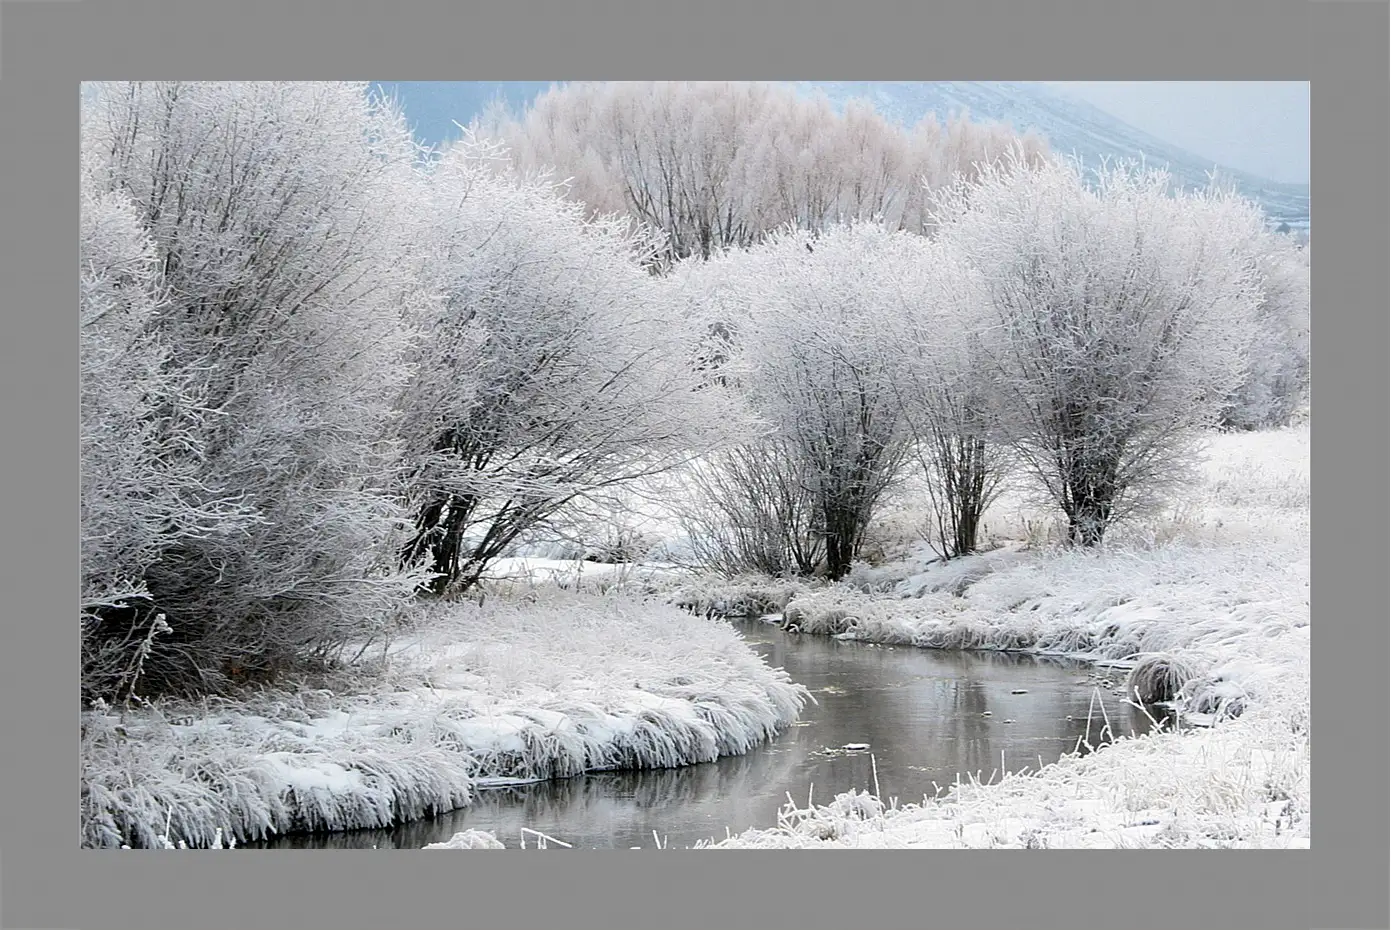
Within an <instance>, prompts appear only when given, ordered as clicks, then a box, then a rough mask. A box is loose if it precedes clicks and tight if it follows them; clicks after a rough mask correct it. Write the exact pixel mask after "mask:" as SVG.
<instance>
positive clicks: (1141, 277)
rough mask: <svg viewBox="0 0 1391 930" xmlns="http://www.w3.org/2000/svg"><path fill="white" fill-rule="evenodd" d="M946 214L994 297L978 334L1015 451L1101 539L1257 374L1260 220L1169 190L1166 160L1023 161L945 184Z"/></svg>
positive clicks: (1147, 497)
mask: <svg viewBox="0 0 1391 930" xmlns="http://www.w3.org/2000/svg"><path fill="white" fill-rule="evenodd" d="M1089 180H1090V181H1091V183H1088V181H1089ZM937 219H938V221H939V222H940V223H941V228H940V229H939V235H940V237H941V239H942V241H943V242H944V243H947V244H949V245H951V246H952V247H954V248H957V249H959V250H960V251H961V253H962V254H963V255H964V256H965V257H966V259H967V261H968V262H969V263H970V265H971V266H972V267H973V269H974V270H975V271H976V272H977V273H978V274H979V279H980V281H981V283H982V286H983V288H984V291H985V293H986V295H987V297H988V300H989V308H990V323H989V326H987V327H985V328H984V329H983V331H982V340H981V344H982V346H983V347H984V350H985V358H986V359H987V363H988V365H989V374H990V376H991V377H992V379H993V380H994V382H995V385H996V388H995V391H994V394H995V397H996V403H997V408H998V414H999V417H1000V421H1001V423H1002V424H1003V425H1004V427H1005V428H1006V429H1007V430H1008V432H1009V435H1010V436H1011V442H1012V445H1013V447H1014V450H1015V452H1016V453H1017V454H1018V455H1019V457H1020V459H1021V460H1022V462H1023V463H1024V465H1025V466H1026V467H1027V468H1028V469H1029V471H1030V472H1031V473H1032V474H1033V475H1034V477H1036V478H1037V479H1038V480H1039V482H1040V483H1041V484H1042V486H1043V487H1044V488H1045V489H1046V491H1047V493H1048V495H1049V496H1050V497H1051V499H1052V500H1053V501H1054V502H1055V503H1056V504H1057V505H1058V506H1059V507H1060V508H1061V509H1062V510H1063V512H1064V513H1065V514H1066V515H1067V518H1068V526H1069V538H1070V539H1071V540H1072V541H1073V542H1075V543H1078V544H1081V545H1086V546H1093V545H1096V544H1098V543H1100V542H1101V540H1102V538H1103V536H1104V534H1105V532H1106V529H1107V528H1108V527H1109V526H1110V525H1111V524H1112V523H1113V522H1114V521H1115V520H1117V519H1120V518H1123V517H1124V516H1126V515H1127V514H1129V513H1132V512H1134V511H1135V510H1137V509H1138V508H1142V507H1144V506H1146V505H1147V504H1150V503H1152V502H1154V501H1155V500H1156V498H1158V497H1161V496H1162V495H1163V493H1164V492H1165V490H1166V489H1168V488H1170V487H1171V486H1172V485H1174V484H1175V483H1178V482H1182V481H1184V480H1185V479H1186V477H1187V468H1186V466H1187V465H1188V464H1190V462H1191V460H1192V453H1193V451H1194V448H1195V445H1196V442H1197V440H1198V437H1199V435H1200V433H1201V431H1202V430H1204V429H1206V428H1209V427H1211V426H1212V425H1215V424H1216V423H1217V421H1218V418H1219V416H1220V413H1221V409H1222V404H1223V402H1224V400H1225V398H1226V397H1227V396H1228V395H1229V394H1230V393H1231V392H1232V391H1233V390H1235V389H1236V388H1237V386H1238V385H1239V384H1241V382H1242V380H1243V378H1244V377H1245V374H1246V366H1247V358H1248V350H1249V344H1250V339H1251V332H1252V329H1253V325H1254V322H1255V319H1256V311H1257V309H1258V306H1259V302H1260V289H1259V283H1260V276H1259V268H1258V266H1257V263H1256V261H1255V260H1254V259H1253V256H1252V255H1251V252H1250V250H1249V248H1248V247H1247V245H1248V243H1249V242H1250V241H1251V240H1252V238H1253V236H1254V234H1255V232H1254V231H1257V230H1259V229H1260V227H1261V225H1262V218H1261V215H1260V213H1259V211H1258V210H1257V209H1256V208H1255V207H1254V206H1252V205H1251V204H1250V203H1248V202H1246V201H1243V200H1241V199H1240V198H1237V197H1235V196H1233V195H1231V194H1230V193H1226V192H1222V191H1217V190H1212V191H1198V192H1190V193H1185V194H1180V195H1177V196H1174V195H1171V193H1170V185H1169V180H1168V178H1167V177H1166V176H1165V175H1164V174H1163V173H1161V172H1156V171H1149V170H1143V169H1139V168H1135V167H1132V166H1126V165H1121V166H1114V167H1107V168H1103V169H1102V170H1101V171H1100V172H1098V173H1097V175H1096V177H1094V178H1090V179H1089V178H1088V177H1086V176H1085V175H1084V172H1083V171H1082V170H1081V169H1080V168H1079V167H1078V166H1077V165H1076V164H1074V163H1069V162H1064V161H1055V162H1050V163H1048V164H1045V165H1042V166H1033V167H1030V166H1027V165H1024V164H1022V163H1020V162H1019V161H1014V162H1010V163H1006V164H1003V165H997V166H987V167H986V168H985V169H984V170H983V172H982V173H981V176H980V178H979V179H978V180H977V181H976V182H975V183H973V184H971V185H969V186H968V185H965V184H962V185H958V186H956V187H954V188H952V189H951V190H950V191H948V192H947V193H945V194H944V195H943V196H942V197H941V198H940V199H939V203H938V216H937Z"/></svg>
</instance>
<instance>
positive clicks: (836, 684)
mask: <svg viewBox="0 0 1391 930" xmlns="http://www.w3.org/2000/svg"><path fill="white" fill-rule="evenodd" d="M735 625H736V626H737V627H738V628H739V629H740V630H741V632H743V634H744V635H745V637H746V638H747V639H748V641H749V642H750V644H751V645H752V646H753V647H754V648H755V649H757V650H758V652H759V653H760V654H762V655H763V656H764V657H765V658H766V659H767V660H768V662H769V664H771V665H773V666H781V667H783V668H786V669H787V671H788V673H789V674H790V675H791V676H792V679H793V680H794V681H797V682H800V683H802V684H804V685H806V686H807V687H808V688H809V689H810V690H811V692H812V694H813V695H814V696H815V698H816V703H814V704H811V703H809V704H808V705H807V707H806V709H805V710H804V711H803V712H802V718H801V720H799V721H798V723H797V724H796V725H794V726H793V727H791V728H790V729H789V730H787V731H786V732H784V733H783V734H782V735H781V736H779V737H778V738H777V739H775V740H773V741H772V742H770V743H768V744H765V745H763V746H760V747H759V748H757V749H755V750H753V751H752V752H749V753H748V754H747V755H744V756H735V757H729V758H725V759H721V760H719V761H717V762H712V763H708V764H705V765H693V766H687V767H685V768H680V769H670V770H658V771H641V772H603V773H595V774H591V775H582V776H579V777H577V778H571V779H565V780H560V781H551V782H542V783H537V784H529V785H524V786H520V787H509V788H500V789H489V790H485V791H481V792H479V794H478V797H477V798H476V800H475V802H474V804H473V805H472V806H471V807H467V808H463V809H461V810H457V811H454V812H451V813H449V814H445V815H443V816H440V817H437V818H434V819H431V820H422V821H417V822H414V823H408V824H403V825H402V826H399V827H396V828H394V829H391V830H356V831H351V832H346V833H333V834H322V835H295V836H283V837H278V838H276V839H274V840H271V841H268V842H265V843H250V844H246V845H247V847H248V848H282V849H285V848H315V849H325V848H371V847H373V846H375V847H378V848H382V849H387V848H413V849H418V848H420V847H422V846H424V845H426V844H427V843H436V842H442V841H444V840H447V839H449V838H450V837H451V836H452V835H453V834H455V833H457V832H459V831H460V830H466V829H470V828H473V829H479V830H491V831H493V832H494V833H496V835H497V836H498V838H499V839H501V840H502V841H503V842H504V843H506V844H507V846H508V847H516V846H517V845H519V842H520V840H521V837H522V828H527V829H530V830H535V831H539V832H541V833H544V834H546V835H548V836H551V837H554V838H556V839H558V840H562V841H564V842H565V843H569V844H571V845H573V846H575V847H577V848H600V849H629V848H633V847H642V848H646V849H651V848H654V847H655V846H656V845H657V843H658V840H657V839H656V837H660V840H661V843H662V845H664V846H670V847H671V848H679V847H685V846H691V845H694V844H695V843H696V842H697V841H699V840H706V839H711V838H723V837H724V835H725V828H726V827H728V828H729V829H730V830H732V831H734V832H736V833H737V832H740V831H742V830H745V829H748V828H749V827H767V826H772V825H773V824H774V823H775V822H776V820H777V813H778V809H779V808H780V807H781V806H782V805H783V804H784V803H786V801H787V797H788V795H789V794H791V796H792V797H794V798H795V799H797V801H798V802H799V803H801V804H805V802H806V801H807V798H808V795H809V794H810V796H811V797H812V799H813V800H820V801H822V802H825V801H829V800H830V799H831V798H832V797H833V796H834V795H835V794H837V793H839V792H841V791H846V790H849V789H852V788H854V789H868V790H871V791H873V790H874V781H875V769H876V768H877V772H878V781H879V788H880V792H879V793H880V794H881V795H882V796H883V797H884V798H886V799H887V798H890V797H896V798H898V799H899V801H900V802H901V803H909V802H914V801H920V800H922V797H923V795H925V794H927V795H931V794H934V793H935V792H936V788H935V786H934V783H935V785H940V786H942V787H943V788H946V787H947V786H948V785H950V784H952V783H953V782H954V781H955V780H956V779H957V777H958V776H959V777H961V778H963V779H964V778H965V777H966V776H967V775H968V774H969V773H976V772H979V773H980V777H981V778H982V779H989V778H990V777H991V776H992V774H993V773H997V772H998V770H1000V769H1001V768H1002V760H1003V769H1004V770H1005V771H1011V772H1012V771H1017V770H1019V769H1021V768H1028V769H1031V770H1032V769H1037V768H1038V767H1039V765H1040V762H1042V763H1044V764H1047V763H1051V762H1054V761H1056V760H1057V759H1058V757H1059V756H1061V755H1062V754H1063V753H1066V752H1069V751H1071V750H1072V749H1073V748H1074V747H1076V746H1077V741H1078V737H1080V736H1083V735H1084V734H1086V733H1087V731H1088V719H1087V718H1088V710H1089V706H1090V705H1092V702H1093V700H1094V695H1096V694H1099V696H1100V697H1101V698H1102V699H1103V701H1104V705H1105V708H1106V714H1107V715H1108V716H1109V719H1110V723H1111V726H1112V727H1113V728H1114V730H1115V731H1116V732H1118V733H1120V734H1122V735H1128V734H1129V733H1130V732H1132V731H1133V732H1135V733H1142V732H1145V731H1146V730H1148V729H1150V728H1151V723H1150V721H1149V719H1148V717H1146V716H1145V714H1144V713H1143V712H1141V711H1140V710H1138V709H1136V708H1134V707H1131V706H1129V705H1126V704H1124V703H1122V701H1121V699H1120V698H1119V697H1118V696H1116V695H1115V694H1113V693H1112V692H1111V691H1110V690H1109V689H1108V688H1107V687H1106V685H1105V684H1104V679H1106V678H1108V677H1109V679H1110V680H1111V681H1112V682H1115V683H1118V684H1119V683H1121V682H1123V681H1124V673H1123V672H1118V671H1111V672H1110V673H1109V676H1108V675H1107V672H1106V670H1093V669H1090V668H1088V667H1086V666H1082V665H1078V664H1076V663H1070V662H1053V661H1047V660H1037V659H1033V658H1029V657H1025V656H1017V655H1009V654H1002V653H988V652H947V651H938V650H932V649H917V648H914V647H911V646H900V647H893V646H873V645H867V644H862V643H849V642H840V641H838V640H833V639H829V638H825V637H820V636H798V635H795V634H787V633H784V632H782V631H781V630H780V629H778V628H777V627H774V626H771V625H769V624H765V623H759V622H753V621H736V623H735ZM1091 714H1092V719H1091V722H1090V733H1091V737H1090V738H1091V741H1092V742H1097V741H1098V737H1099V733H1100V729H1101V726H1102V715H1101V712H1100V710H1098V709H1096V707H1092V708H1091ZM853 745H867V746H868V747H869V748H868V749H867V750H866V749H858V748H856V749H850V750H847V749H845V748H844V747H846V746H853ZM871 756H872V757H873V763H871ZM997 777H998V775H997ZM654 834H655V837H654ZM526 844H527V846H528V847H530V846H533V845H535V837H534V836H532V835H531V834H527V835H526ZM551 848H555V847H554V846H552V847H551Z"/></svg>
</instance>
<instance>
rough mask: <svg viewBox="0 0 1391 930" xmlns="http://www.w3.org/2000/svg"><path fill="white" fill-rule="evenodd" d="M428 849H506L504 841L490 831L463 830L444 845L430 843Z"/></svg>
mask: <svg viewBox="0 0 1391 930" xmlns="http://www.w3.org/2000/svg"><path fill="white" fill-rule="evenodd" d="M425 848H426V849H506V848H507V847H506V846H504V845H503V843H502V841H501V840H499V839H498V838H497V836H495V835H494V834H493V833H492V832H491V831H488V830H463V831H461V832H459V833H456V834H454V835H453V836H451V837H450V838H449V839H447V840H445V841H444V842H443V843H430V844H429V845H428V846H426V847H425Z"/></svg>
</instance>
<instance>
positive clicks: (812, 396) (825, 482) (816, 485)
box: [726, 223, 922, 579]
mask: <svg viewBox="0 0 1391 930" xmlns="http://www.w3.org/2000/svg"><path fill="white" fill-rule="evenodd" d="M921 245H922V243H921V240H920V239H918V238H917V237H914V236H912V235H910V234H907V233H890V232H887V231H885V230H884V229H883V228H882V227H880V226H878V225H874V224H868V223H866V224H855V225H853V226H836V227H832V228H830V229H828V230H826V231H825V232H824V233H822V234H820V235H812V234H809V233H805V232H798V231H788V232H784V233H782V234H778V235H775V236H773V237H772V238H771V239H770V240H769V241H768V242H767V243H766V244H764V245H762V246H760V247H758V248H757V249H755V250H754V251H753V252H752V253H750V254H749V255H747V256H735V257H731V258H730V259H729V260H728V262H727V266H728V267H727V270H726V273H727V274H728V275H730V276H731V278H730V284H729V291H730V292H731V293H732V294H738V295H742V299H743V300H744V301H745V306H746V310H745V314H744V318H743V319H742V321H741V322H740V324H739V327H738V332H737V334H736V338H735V360H734V361H732V362H731V365H730V369H731V372H732V373H734V374H735V375H736V377H737V383H738V386H739V388H740V389H742V390H743V391H744V392H745V393H746V396H747V398H748V402H749V404H750V406H751V408H752V410H753V411H754V413H755V414H756V416H757V417H758V418H759V419H760V420H761V421H762V422H763V424H764V425H765V429H766V431H767V432H766V435H767V436H768V438H769V439H771V440H775V441H776V442H778V443H779V444H780V448H781V449H784V450H786V453H785V454H787V455H789V456H791V457H792V458H793V459H794V460H795V462H796V463H797V465H798V468H797V469H796V471H794V472H793V474H794V475H796V476H797V477H799V478H801V480H803V481H805V482H806V485H807V488H808V490H809V492H810V494H811V497H812V499H813V501H814V502H815V507H814V516H815V524H814V526H815V528H816V530H817V531H818V532H819V533H820V534H821V535H822V536H823V537H824V539H825V555H826V572H827V574H828V576H829V577H831V578H832V579H839V578H841V577H843V576H844V575H845V573H846V572H847V571H849V569H850V564H851V562H852V561H854V560H855V559H856V558H857V557H858V556H859V553H860V548H861V545H862V543H863V542H864V537H865V530H866V528H867V527H868V525H869V522H870V519H871V518H872V516H873V514H874V510H875V507H876V505H877V504H878V503H879V501H880V499H881V497H882V495H883V493H884V491H885V490H886V489H887V488H888V487H889V485H890V484H891V482H892V481H893V480H894V478H895V477H897V475H898V473H899V469H900V467H901V465H902V463H903V461H904V457H905V455H906V454H907V451H908V441H909V438H910V434H909V432H908V430H907V428H906V424H905V420H904V414H903V408H902V404H901V402H900V391H899V388H898V385H897V381H896V379H897V377H898V371H897V370H896V369H895V367H894V366H893V365H892V364H890V363H889V362H888V360H887V359H886V357H885V354H884V353H883V352H882V351H881V350H880V343H879V341H878V339H879V335H880V334H881V333H882V331H883V329H884V328H885V327H886V325H888V321H890V320H893V319H894V318H896V317H897V316H899V315H900V314H902V313H903V312H904V304H905V291H904V289H903V288H902V287H900V282H899V280H898V279H899V276H900V275H902V274H903V273H904V269H905V268H909V267H911V265H912V263H913V262H914V260H915V258H916V257H917V256H918V255H919V254H920V253H919V249H920V247H921Z"/></svg>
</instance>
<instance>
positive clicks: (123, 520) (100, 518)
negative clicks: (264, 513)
mask: <svg viewBox="0 0 1391 930" xmlns="http://www.w3.org/2000/svg"><path fill="white" fill-rule="evenodd" d="M79 222H80V236H79V243H80V246H79V251H80V274H79V282H80V291H79V313H80V322H79V341H80V360H81V376H82V377H81V383H82V388H81V405H80V414H81V420H80V422H81V426H80V437H81V470H82V484H81V494H80V500H81V592H82V593H81V597H82V692H83V695H84V697H87V698H92V697H97V696H106V697H124V696H126V695H128V694H130V693H131V692H132V691H133V689H134V688H135V687H136V686H137V685H138V684H139V678H140V676H141V673H142V672H143V667H142V666H143V663H142V659H143V658H144V655H143V654H144V652H145V651H147V650H148V649H150V648H151V646H152V645H153V643H154V642H155V641H156V640H157V639H158V638H159V637H160V636H161V635H163V634H165V633H167V632H169V627H168V624H167V623H166V622H165V620H164V618H163V616H162V614H161V613H160V611H159V610H158V608H157V606H156V605H154V604H152V603H151V600H150V594H149V591H148V589H147V587H146V585H145V575H146V572H147V571H148V570H149V568H150V566H151V565H153V564H154V563H155V562H156V561H157V560H158V559H159V558H160V557H161V555H162V554H163V552H164V551H165V550H166V549H167V548H168V547H170V546H173V545H178V544H179V543H180V542H181V541H182V540H190V539H192V540H196V539H199V538H203V537H207V536H212V535H218V534H224V535H225V534H229V533H238V532H242V531H244V530H245V528H246V526H247V523H248V522H249V520H250V519H251V514H249V512H247V511H246V510H245V508H244V507H243V506H242V504H241V502H240V501H239V500H238V499H237V498H235V497H234V496H230V495H224V496H221V497H219V496H218V495H216V494H209V493H208V489H206V488H205V487H203V485H202V483H201V482H200V480H199V476H198V459H199V456H200V455H201V452H202V442H201V431H202V427H203V421H204V417H205V416H206V411H205V410H204V409H203V408H202V406H201V404H200V403H199V398H198V395H197V384H196V379H195V378H194V377H192V376H191V374H190V373H188V372H185V371H182V370H180V369H177V368H170V367H168V366H167V365H166V362H167V360H168V356H169V351H168V349H167V348H166V347H165V346H164V345H163V344H162V343H161V342H160V339H159V337H158V335H157V334H156V333H155V332H153V331H152V329H151V323H152V321H153V319H154V317H155V315H156V314H157V313H158V312H159V309H160V303H161V301H162V300H163V287H162V282H161V280H160V276H159V272H158V269H157V261H158V260H157V257H156V252H155V247H154V243H153V242H152V241H151V240H150V238H149V237H148V236H147V235H146V234H145V231H144V229H143V228H142V226H141V224H140V217H139V213H138V211H137V210H136V208H135V206H134V204H132V203H131V202H130V200H129V198H127V197H125V196H124V194H122V193H120V192H102V191H95V190H93V189H92V187H91V186H90V185H88V184H86V183H84V184H83V185H82V191H81V209H80V213H79Z"/></svg>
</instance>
